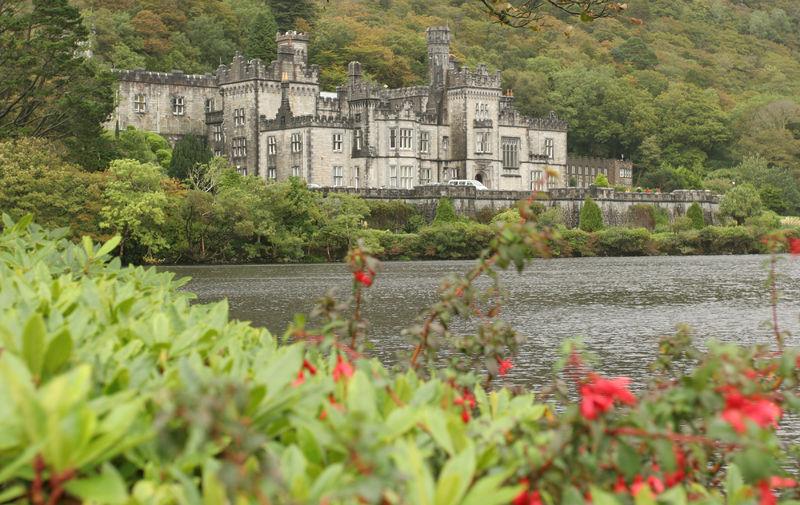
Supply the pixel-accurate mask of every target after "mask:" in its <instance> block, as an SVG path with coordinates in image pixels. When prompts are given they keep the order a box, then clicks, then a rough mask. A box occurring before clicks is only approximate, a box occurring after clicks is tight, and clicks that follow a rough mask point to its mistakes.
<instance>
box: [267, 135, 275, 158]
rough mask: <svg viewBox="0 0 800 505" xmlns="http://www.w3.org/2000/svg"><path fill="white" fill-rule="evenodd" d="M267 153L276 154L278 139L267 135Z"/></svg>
mask: <svg viewBox="0 0 800 505" xmlns="http://www.w3.org/2000/svg"><path fill="white" fill-rule="evenodd" d="M267 154H270V155H275V154H278V140H277V139H276V138H275V137H267Z"/></svg>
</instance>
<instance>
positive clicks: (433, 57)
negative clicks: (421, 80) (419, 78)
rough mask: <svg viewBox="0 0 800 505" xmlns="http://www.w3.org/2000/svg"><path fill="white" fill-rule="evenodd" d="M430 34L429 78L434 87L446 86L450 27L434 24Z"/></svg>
mask: <svg viewBox="0 0 800 505" xmlns="http://www.w3.org/2000/svg"><path fill="white" fill-rule="evenodd" d="M426 33H427V35H428V78H429V80H430V83H431V86H432V87H434V88H441V87H444V84H445V81H446V77H447V67H448V65H449V64H450V28H448V27H446V26H433V27H430V28H428V29H427V31H426Z"/></svg>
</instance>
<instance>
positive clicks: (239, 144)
mask: <svg viewBox="0 0 800 505" xmlns="http://www.w3.org/2000/svg"><path fill="white" fill-rule="evenodd" d="M232 147H233V150H232V153H231V154H232V155H233V157H234V158H237V159H238V158H247V139H246V138H245V137H236V138H235V139H233V145H232Z"/></svg>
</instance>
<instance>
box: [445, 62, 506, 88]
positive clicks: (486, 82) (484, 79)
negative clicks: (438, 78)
mask: <svg viewBox="0 0 800 505" xmlns="http://www.w3.org/2000/svg"><path fill="white" fill-rule="evenodd" d="M447 79H448V83H449V86H450V87H451V88H459V87H465V86H468V87H477V88H495V89H500V82H501V79H500V71H499V70H498V71H496V72H494V73H489V69H488V68H487V67H486V65H483V64H481V65H478V66H477V67H476V68H475V70H472V69H470V68H469V67H461V68H457V67H455V66H453V67H452V68H451V69H450V71H449V73H448V77H447Z"/></svg>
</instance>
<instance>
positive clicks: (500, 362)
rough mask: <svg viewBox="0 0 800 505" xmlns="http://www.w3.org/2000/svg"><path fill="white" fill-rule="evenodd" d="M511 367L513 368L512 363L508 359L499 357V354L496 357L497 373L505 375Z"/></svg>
mask: <svg viewBox="0 0 800 505" xmlns="http://www.w3.org/2000/svg"><path fill="white" fill-rule="evenodd" d="M512 368H514V363H512V362H511V360H510V359H500V356H498V357H497V373H499V374H500V375H505V374H507V373H508V371H509V370H511V369H512Z"/></svg>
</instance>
